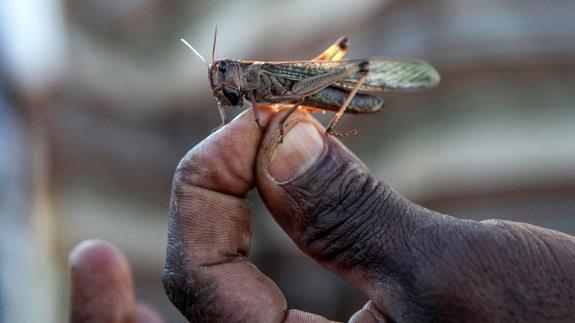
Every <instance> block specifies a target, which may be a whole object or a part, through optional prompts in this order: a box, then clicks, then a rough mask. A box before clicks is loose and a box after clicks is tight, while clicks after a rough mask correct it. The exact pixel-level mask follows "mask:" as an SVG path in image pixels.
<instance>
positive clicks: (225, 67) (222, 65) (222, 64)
mask: <svg viewBox="0 0 575 323" xmlns="http://www.w3.org/2000/svg"><path fill="white" fill-rule="evenodd" d="M218 69H219V70H220V72H222V73H225V72H226V71H227V70H228V63H226V62H220V64H218Z"/></svg>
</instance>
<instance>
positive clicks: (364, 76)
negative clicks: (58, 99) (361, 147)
mask: <svg viewBox="0 0 575 323" xmlns="http://www.w3.org/2000/svg"><path fill="white" fill-rule="evenodd" d="M216 39H217V27H216V28H215V31H214V38H213V44H212V57H211V58H212V62H211V63H208V62H207V61H206V60H205V59H204V58H203V56H202V55H201V54H200V53H199V52H198V51H197V50H196V49H195V48H194V47H192V46H191V45H190V44H189V43H188V42H187V41H185V40H184V39H181V41H182V42H183V43H184V44H186V45H187V46H188V47H189V48H190V49H191V50H192V51H193V52H194V53H195V54H196V55H197V56H198V57H199V58H200V59H201V60H202V61H203V62H204V63H205V64H206V66H207V67H208V77H209V81H210V86H211V89H212V93H213V96H214V97H215V99H216V101H217V107H218V110H219V113H220V117H221V119H222V125H225V124H226V123H228V116H227V113H226V110H227V109H228V108H229V107H238V106H240V107H243V106H244V105H245V103H246V102H247V104H248V105H250V106H251V109H252V111H253V115H254V119H255V122H256V123H257V124H258V125H260V118H259V115H258V111H257V109H256V105H257V104H258V103H266V104H276V105H280V106H281V107H285V108H287V109H289V110H288V112H287V113H286V114H284V115H283V117H282V119H281V120H280V122H279V124H280V126H279V128H280V129H279V130H280V134H281V139H280V141H281V140H283V135H284V124H285V122H286V121H287V120H288V118H289V117H290V116H291V115H292V114H293V113H294V112H295V111H296V110H298V109H299V108H305V109H307V110H311V111H318V110H320V111H335V115H334V116H333V118H332V119H331V120H330V121H329V123H328V126H327V127H326V131H325V133H326V135H328V134H334V135H345V134H347V133H343V132H335V131H334V130H333V128H334V126H335V125H336V124H337V122H338V121H339V120H340V118H341V117H342V115H343V114H344V113H354V114H365V113H373V112H377V111H379V110H381V108H382V107H383V104H384V101H383V99H382V98H381V97H379V96H377V95H375V94H374V93H376V92H382V91H398V92H399V91H404V92H405V91H416V90H421V89H427V88H432V87H434V86H436V85H437V84H438V83H439V81H440V76H439V73H438V72H437V71H436V70H435V68H434V67H433V66H431V65H430V64H428V63H426V62H424V61H421V60H415V59H394V58H387V57H370V58H364V59H343V57H344V56H345V54H346V53H347V50H348V48H349V41H348V38H347V37H340V38H339V39H338V40H336V41H335V42H334V43H333V44H332V45H331V46H329V47H328V48H327V49H326V50H325V51H324V52H322V53H321V54H320V55H318V56H316V57H314V58H313V59H311V60H301V61H244V60H233V59H227V58H226V59H216V54H215V53H216Z"/></svg>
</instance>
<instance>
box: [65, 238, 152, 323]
mask: <svg viewBox="0 0 575 323" xmlns="http://www.w3.org/2000/svg"><path fill="white" fill-rule="evenodd" d="M69 258H70V259H69V265H70V288H71V292H70V322H72V323H86V322H109V323H135V322H138V323H161V322H163V320H162V319H161V317H160V316H159V315H158V314H157V313H155V312H154V311H153V310H152V309H150V308H148V307H147V306H145V305H143V304H137V303H136V300H135V296H134V291H133V286H132V285H133V283H132V274H131V272H130V266H129V264H128V261H127V259H126V256H125V255H124V254H123V253H122V252H121V251H120V250H118V249H117V248H116V247H114V246H112V245H111V244H109V243H107V242H104V241H98V240H86V241H84V242H82V243H80V244H78V245H77V246H76V247H75V248H74V250H72V252H70V257H69Z"/></svg>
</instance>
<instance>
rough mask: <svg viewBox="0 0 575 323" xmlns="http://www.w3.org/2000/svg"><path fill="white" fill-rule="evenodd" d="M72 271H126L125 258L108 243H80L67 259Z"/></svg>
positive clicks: (96, 240) (86, 241) (91, 240)
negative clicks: (85, 269)
mask: <svg viewBox="0 0 575 323" xmlns="http://www.w3.org/2000/svg"><path fill="white" fill-rule="evenodd" d="M68 264H69V266H70V268H72V269H81V268H90V267H94V268H99V270H101V271H116V270H118V269H127V267H128V261H127V259H126V256H125V255H124V254H123V253H122V251H120V250H119V249H118V248H116V247H115V246H114V245H112V244H110V243H109V242H106V241H102V240H98V239H89V240H84V241H82V242H80V243H79V244H78V245H76V247H74V249H72V251H71V252H70V255H69V257H68Z"/></svg>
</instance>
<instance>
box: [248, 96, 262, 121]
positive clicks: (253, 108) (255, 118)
mask: <svg viewBox="0 0 575 323" xmlns="http://www.w3.org/2000/svg"><path fill="white" fill-rule="evenodd" d="M248 99H249V100H250V104H251V105H252V113H253V114H254V121H255V122H256V124H257V125H258V127H259V128H260V129H262V128H263V127H262V125H261V124H260V115H259V112H258V108H256V99H255V98H254V96H253V94H248Z"/></svg>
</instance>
